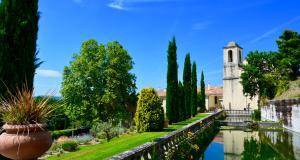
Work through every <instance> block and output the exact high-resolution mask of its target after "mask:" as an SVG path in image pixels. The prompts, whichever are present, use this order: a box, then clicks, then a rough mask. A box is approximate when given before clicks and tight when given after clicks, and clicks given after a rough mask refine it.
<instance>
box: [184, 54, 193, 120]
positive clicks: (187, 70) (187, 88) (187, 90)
mask: <svg viewBox="0 0 300 160" xmlns="http://www.w3.org/2000/svg"><path fill="white" fill-rule="evenodd" d="M183 86H184V97H185V98H184V99H185V100H184V101H185V110H186V118H190V117H191V93H192V92H191V59H190V54H189V53H188V54H186V56H185V61H184V69H183Z"/></svg>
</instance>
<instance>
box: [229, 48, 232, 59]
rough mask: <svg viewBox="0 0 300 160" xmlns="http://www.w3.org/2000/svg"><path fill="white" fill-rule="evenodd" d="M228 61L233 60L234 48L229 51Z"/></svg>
mask: <svg viewBox="0 0 300 160" xmlns="http://www.w3.org/2000/svg"><path fill="white" fill-rule="evenodd" d="M228 62H232V50H229V51H228Z"/></svg>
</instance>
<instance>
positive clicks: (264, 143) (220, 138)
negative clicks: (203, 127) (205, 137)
mask: <svg viewBox="0 0 300 160" xmlns="http://www.w3.org/2000/svg"><path fill="white" fill-rule="evenodd" d="M299 142H300V135H299V134H296V133H292V132H273V131H272V132H271V131H260V132H257V131H255V132H244V131H229V130H224V131H220V133H219V134H218V135H217V136H216V137H215V139H214V140H213V142H212V143H211V144H210V145H209V146H208V148H207V149H206V151H205V153H204V155H203V156H202V158H201V159H205V160H211V159H214V160H215V159H216V160H218V159H225V160H241V159H242V160H256V159H257V160H264V159H275V160H277V159H284V160H294V159H300V143H299Z"/></svg>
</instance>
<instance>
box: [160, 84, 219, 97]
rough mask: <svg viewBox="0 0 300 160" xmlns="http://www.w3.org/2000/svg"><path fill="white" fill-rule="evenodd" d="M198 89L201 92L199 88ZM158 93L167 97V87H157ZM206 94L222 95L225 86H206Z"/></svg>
mask: <svg viewBox="0 0 300 160" xmlns="http://www.w3.org/2000/svg"><path fill="white" fill-rule="evenodd" d="M197 91H198V92H199V88H198V89H197ZM156 92H157V94H158V96H159V97H166V94H167V93H166V89H157V90H156ZM205 94H206V95H212V94H213V95H222V94H223V87H217V86H214V87H212V86H211V87H206V88H205Z"/></svg>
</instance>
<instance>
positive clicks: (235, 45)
mask: <svg viewBox="0 0 300 160" xmlns="http://www.w3.org/2000/svg"><path fill="white" fill-rule="evenodd" d="M234 47H238V48H241V49H243V48H242V47H241V46H239V45H238V44H237V43H236V42H234V41H231V42H229V43H228V44H227V46H226V47H224V48H234Z"/></svg>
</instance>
